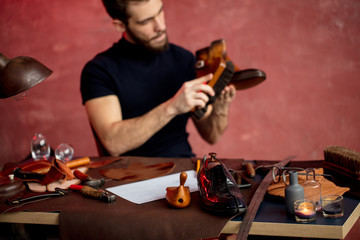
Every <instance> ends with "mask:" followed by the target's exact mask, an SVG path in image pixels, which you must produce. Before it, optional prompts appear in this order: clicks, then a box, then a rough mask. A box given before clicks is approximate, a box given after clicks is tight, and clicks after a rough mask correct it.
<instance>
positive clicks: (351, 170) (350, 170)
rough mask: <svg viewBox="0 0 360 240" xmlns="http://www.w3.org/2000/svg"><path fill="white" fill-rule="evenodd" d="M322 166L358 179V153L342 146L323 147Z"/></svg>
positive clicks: (359, 177)
mask: <svg viewBox="0 0 360 240" xmlns="http://www.w3.org/2000/svg"><path fill="white" fill-rule="evenodd" d="M324 159H325V161H324V168H326V169H329V170H332V171H335V172H337V173H340V174H343V175H346V176H349V177H352V178H355V179H357V180H360V153H359V152H356V151H354V150H352V149H349V148H345V147H342V146H328V147H326V148H325V149H324Z"/></svg>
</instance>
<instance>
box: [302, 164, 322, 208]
mask: <svg viewBox="0 0 360 240" xmlns="http://www.w3.org/2000/svg"><path fill="white" fill-rule="evenodd" d="M302 185H303V188H304V196H305V199H308V200H311V201H314V202H315V210H316V211H318V210H321V184H320V183H319V182H318V181H316V174H315V169H314V168H307V169H306V181H305V182H304V183H303V184H302Z"/></svg>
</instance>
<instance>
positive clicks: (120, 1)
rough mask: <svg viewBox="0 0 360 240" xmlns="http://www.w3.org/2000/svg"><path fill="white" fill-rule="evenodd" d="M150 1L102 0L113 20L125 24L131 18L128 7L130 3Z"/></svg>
mask: <svg viewBox="0 0 360 240" xmlns="http://www.w3.org/2000/svg"><path fill="white" fill-rule="evenodd" d="M147 1H148V0H102V2H103V4H104V7H105V9H106V11H107V13H108V14H109V15H110V17H111V18H112V19H118V20H120V21H122V22H123V23H124V24H127V22H128V21H127V20H128V18H129V17H130V16H129V15H128V13H127V6H128V5H129V3H130V2H147Z"/></svg>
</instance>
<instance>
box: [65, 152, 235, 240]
mask: <svg viewBox="0 0 360 240" xmlns="http://www.w3.org/2000/svg"><path fill="white" fill-rule="evenodd" d="M169 161H172V162H174V163H175V168H174V170H173V171H172V172H171V173H177V172H181V171H184V170H190V169H195V164H194V163H193V162H192V161H190V160H189V159H166V158H164V159H162V158H154V159H149V158H137V157H129V158H128V162H127V163H126V165H128V166H129V165H131V164H134V163H143V164H144V165H151V164H158V163H163V162H169ZM120 163H122V164H124V162H120ZM114 167H117V165H116V163H115V164H114V165H113V164H112V165H110V166H107V168H114ZM93 170H96V169H93ZM93 170H91V171H90V172H89V174H90V175H91V174H95V173H94V172H93ZM96 174H98V173H96ZM91 176H92V177H96V176H93V175H91ZM120 184H122V182H120V181H115V180H110V181H109V182H107V183H106V187H111V186H117V185H120ZM185 185H186V184H185ZM72 195H74V194H72ZM164 197H165V196H164ZM72 199H73V204H69V206H67V207H66V208H63V209H62V210H61V211H60V234H61V238H62V239H186V240H188V239H199V238H209V237H214V236H218V235H219V234H220V232H221V230H222V228H223V226H224V225H225V224H226V222H227V221H228V220H229V219H230V217H221V216H215V215H211V214H210V213H207V212H205V211H203V210H202V209H201V208H200V206H199V201H200V199H199V194H198V192H195V193H192V194H191V203H190V206H189V207H187V208H183V209H175V208H172V207H170V206H169V205H168V203H167V202H166V200H165V199H161V200H158V201H154V202H150V203H145V204H141V205H137V204H134V203H131V202H129V201H126V200H124V199H122V198H120V197H117V198H116V201H115V202H114V203H104V202H100V201H97V200H94V199H88V198H85V197H83V196H81V195H76V196H72Z"/></svg>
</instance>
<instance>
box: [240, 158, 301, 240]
mask: <svg viewBox="0 0 360 240" xmlns="http://www.w3.org/2000/svg"><path fill="white" fill-rule="evenodd" d="M295 157H296V156H289V157H287V158H285V159H284V160H282V161H280V162H279V163H277V164H276V165H277V166H279V167H284V166H286V165H287V164H288V163H289V162H290V161H291V160H292V159H294V158H295ZM274 171H276V172H275V173H274V174H277V171H278V169H277V168H276V170H274ZM272 181H273V177H272V172H271V171H269V172H268V174H267V175H266V176H265V178H264V179H263V180H262V181H261V183H260V185H259V187H258V188H257V189H256V192H255V194H254V196H253V197H252V200H251V202H250V204H249V207H248V209H247V211H246V213H245V216H244V218H243V220H242V223H241V225H240V229H239V232H238V234H237V236H236V240H245V239H247V237H248V235H249V231H250V228H251V225H252V222H253V221H254V218H255V215H256V213H257V211H258V209H259V206H260V203H261V202H262V200H263V199H264V196H265V193H266V190H267V189H268V187H269V186H270V184H271V183H272Z"/></svg>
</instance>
